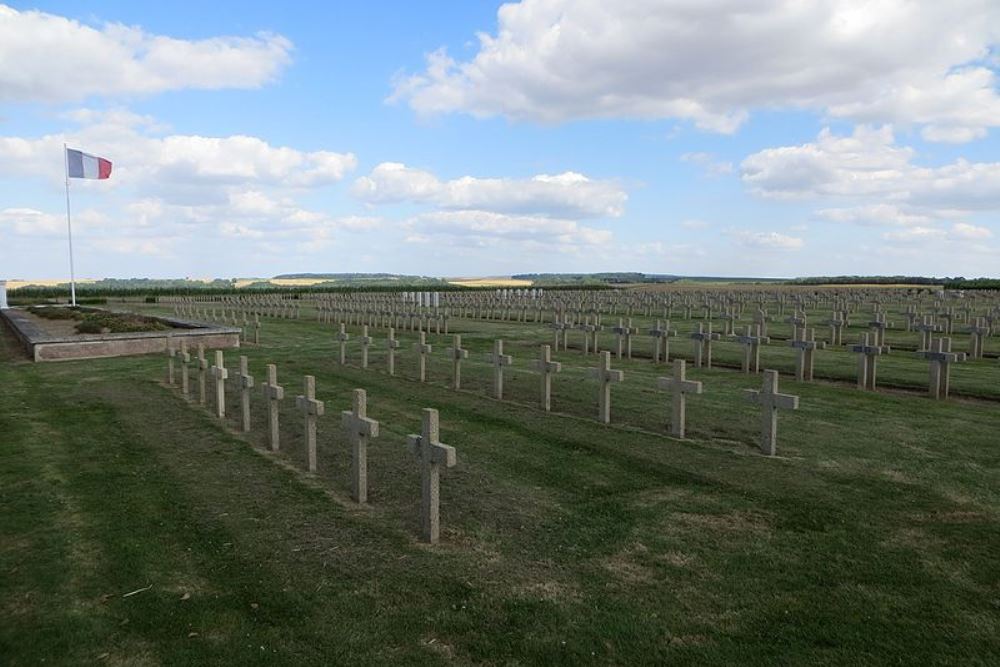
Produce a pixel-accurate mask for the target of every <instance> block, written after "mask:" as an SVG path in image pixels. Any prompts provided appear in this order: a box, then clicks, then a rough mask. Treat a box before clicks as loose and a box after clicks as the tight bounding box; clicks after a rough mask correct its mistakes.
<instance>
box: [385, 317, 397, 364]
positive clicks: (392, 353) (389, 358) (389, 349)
mask: <svg viewBox="0 0 1000 667" xmlns="http://www.w3.org/2000/svg"><path fill="white" fill-rule="evenodd" d="M398 349H399V341H398V340H396V330H395V329H393V328H392V327H389V337H388V338H386V340H385V355H386V357H385V369H386V371H387V372H388V373H389V375H395V374H396V350H398Z"/></svg>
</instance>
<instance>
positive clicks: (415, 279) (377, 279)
mask: <svg viewBox="0 0 1000 667" xmlns="http://www.w3.org/2000/svg"><path fill="white" fill-rule="evenodd" d="M273 280H322V281H324V282H325V281H330V282H338V283H357V282H361V283H368V284H372V283H389V282H391V283H404V284H406V285H447V284H448V283H447V282H446V281H445V280H442V279H441V278H431V277H428V276H407V275H401V274H398V273H283V274H281V275H280V276H274V278H273Z"/></svg>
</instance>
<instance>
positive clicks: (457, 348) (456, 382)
mask: <svg viewBox="0 0 1000 667" xmlns="http://www.w3.org/2000/svg"><path fill="white" fill-rule="evenodd" d="M445 351H446V353H447V354H448V358H449V359H451V386H452V388H453V389H461V388H462V360H463V359H468V358H469V351H468V350H466V349H463V348H462V334H454V335H453V336H452V342H451V347H449V348H448V349H447V350H445Z"/></svg>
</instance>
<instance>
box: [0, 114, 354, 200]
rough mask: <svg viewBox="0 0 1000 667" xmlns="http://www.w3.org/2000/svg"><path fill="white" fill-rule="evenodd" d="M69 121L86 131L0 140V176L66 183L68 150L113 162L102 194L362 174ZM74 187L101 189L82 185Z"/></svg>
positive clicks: (125, 124)
mask: <svg viewBox="0 0 1000 667" xmlns="http://www.w3.org/2000/svg"><path fill="white" fill-rule="evenodd" d="M69 115H70V116H71V117H72V118H74V119H75V120H78V121H81V122H84V123H85V124H84V125H83V126H82V127H80V128H79V129H77V130H73V131H69V132H64V133H59V134H51V135H46V136H43V137H39V138H33V139H29V138H23V137H0V152H2V154H4V155H6V156H8V158H10V159H8V160H4V161H3V162H0V175H10V176H20V175H25V174H29V175H42V176H47V177H48V178H49V179H50V180H52V181H53V182H57V181H62V179H63V170H64V166H63V161H62V146H63V144H64V143H68V144H69V145H70V146H71V147H76V148H81V149H83V150H86V151H87V152H90V153H96V154H98V155H101V156H103V157H106V158H108V159H110V160H111V161H112V163H113V164H114V172H113V177H112V178H111V179H110V180H109V181H107V182H101V183H98V184H96V187H99V188H101V189H102V190H107V189H108V188H118V187H125V186H141V187H144V188H147V189H149V190H151V191H156V190H163V189H166V188H174V190H175V192H177V193H181V191H182V190H184V189H187V190H186V192H187V194H188V195H191V194H193V193H192V191H191V189H192V188H193V189H198V188H201V189H202V190H204V191H206V192H208V191H212V192H217V191H218V190H219V188H220V187H224V186H235V185H245V184H248V183H258V184H262V185H266V186H274V187H289V188H296V187H316V186H322V185H328V184H331V183H335V182H337V181H339V180H341V179H342V178H343V177H344V176H345V175H347V173H349V172H350V171H352V170H353V169H354V168H355V167H356V166H357V158H356V157H355V156H354V154H352V153H334V152H330V151H311V152H309V151H300V150H297V149H294V148H289V147H285V146H272V145H270V144H269V143H267V142H266V141H264V140H263V139H260V138H258V137H250V136H244V135H233V136H229V137H203V136H198V135H184V134H172V135H166V136H157V131H158V130H160V129H162V128H161V127H160V126H159V125H158V124H157V123H156V122H155V121H154V120H153V119H151V118H148V117H144V116H138V115H135V114H132V113H130V112H127V111H122V110H112V111H109V112H107V113H102V112H100V111H96V110H92V109H84V110H80V111H77V112H74V113H73V114H69ZM74 186H75V187H80V188H89V187H95V184H93V183H89V182H86V181H80V182H74ZM202 195H203V196H207V195H206V194H205V193H202Z"/></svg>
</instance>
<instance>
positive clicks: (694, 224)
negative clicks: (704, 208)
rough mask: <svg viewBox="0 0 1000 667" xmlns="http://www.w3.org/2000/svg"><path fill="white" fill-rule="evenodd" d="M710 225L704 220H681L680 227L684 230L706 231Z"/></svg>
mask: <svg viewBox="0 0 1000 667" xmlns="http://www.w3.org/2000/svg"><path fill="white" fill-rule="evenodd" d="M711 226H712V225H711V224H710V223H708V222H706V221H705V220H697V219H691V220H681V227H683V228H684V229H708V228H709V227H711Z"/></svg>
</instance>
